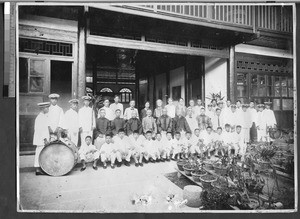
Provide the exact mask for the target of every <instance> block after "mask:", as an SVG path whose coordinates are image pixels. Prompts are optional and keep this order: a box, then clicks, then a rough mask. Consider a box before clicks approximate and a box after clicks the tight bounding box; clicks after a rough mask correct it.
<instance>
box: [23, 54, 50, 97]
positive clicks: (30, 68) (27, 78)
mask: <svg viewBox="0 0 300 219" xmlns="http://www.w3.org/2000/svg"><path fill="white" fill-rule="evenodd" d="M44 72H45V60H40V59H31V58H20V59H19V81H20V85H19V91H20V93H43V92H44V79H45V73H44Z"/></svg>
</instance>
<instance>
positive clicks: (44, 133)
mask: <svg viewBox="0 0 300 219" xmlns="http://www.w3.org/2000/svg"><path fill="white" fill-rule="evenodd" d="M38 106H39V108H40V111H41V112H40V113H39V114H38V116H37V117H36V119H35V122H34V135H33V145H36V149H35V157H34V167H35V168H36V171H35V174H36V175H43V172H42V170H41V168H40V164H39V156H40V153H41V151H42V150H43V148H44V146H45V145H46V144H48V141H49V138H50V134H49V129H48V128H49V115H48V112H49V106H50V102H44V103H38Z"/></svg>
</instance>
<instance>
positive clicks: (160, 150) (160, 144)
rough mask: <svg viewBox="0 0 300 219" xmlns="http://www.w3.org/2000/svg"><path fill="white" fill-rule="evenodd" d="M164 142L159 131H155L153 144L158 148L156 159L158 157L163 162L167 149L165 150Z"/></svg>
mask: <svg viewBox="0 0 300 219" xmlns="http://www.w3.org/2000/svg"><path fill="white" fill-rule="evenodd" d="M165 143H166V140H163V139H162V134H161V133H160V132H158V133H156V137H155V141H154V145H155V146H156V147H157V149H158V159H160V160H161V161H163V162H165V160H166V159H167V150H166V146H165ZM169 156H170V152H169Z"/></svg>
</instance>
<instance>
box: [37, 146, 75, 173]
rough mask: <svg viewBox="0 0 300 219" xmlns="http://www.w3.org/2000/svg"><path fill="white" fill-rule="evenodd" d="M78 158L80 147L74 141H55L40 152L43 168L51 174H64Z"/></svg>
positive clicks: (40, 161)
mask: <svg viewBox="0 0 300 219" xmlns="http://www.w3.org/2000/svg"><path fill="white" fill-rule="evenodd" d="M77 160H78V149H77V147H76V146H75V144H73V143H72V142H70V143H68V144H65V143H63V142H62V141H54V142H51V143H50V144H49V145H47V146H45V147H44V148H43V150H42V151H41V153H40V156H39V163H40V167H41V168H42V170H43V171H44V172H45V173H47V174H49V175H50V176H63V175H65V174H67V173H69V172H70V171H71V170H72V169H73V167H74V166H75V165H76V163H77Z"/></svg>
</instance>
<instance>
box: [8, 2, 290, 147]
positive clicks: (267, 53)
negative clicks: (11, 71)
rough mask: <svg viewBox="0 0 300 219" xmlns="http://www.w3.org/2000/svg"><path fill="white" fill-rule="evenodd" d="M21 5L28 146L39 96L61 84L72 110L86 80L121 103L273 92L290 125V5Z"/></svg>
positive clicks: (258, 96)
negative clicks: (119, 97) (73, 103)
mask: <svg viewBox="0 0 300 219" xmlns="http://www.w3.org/2000/svg"><path fill="white" fill-rule="evenodd" d="M12 7H15V5H14V4H12ZM17 12H18V27H16V28H17V30H18V31H16V32H13V29H12V33H15V34H18V35H17V38H18V44H17V45H18V54H17V58H18V62H19V65H18V71H19V87H18V89H19V90H18V92H19V114H20V135H21V136H20V141H21V147H22V145H23V148H26V146H28V147H30V145H31V144H32V133H33V122H34V118H35V116H36V115H37V113H38V108H37V107H36V103H38V102H40V101H43V100H45V99H47V96H48V94H49V93H52V92H57V93H60V94H61V96H62V98H61V100H60V105H61V106H62V107H63V108H64V110H66V109H67V108H68V103H67V100H69V99H70V98H79V97H81V96H82V95H84V94H85V92H86V89H90V90H91V91H92V92H93V93H94V94H102V95H103V96H107V97H109V98H112V97H113V95H114V94H119V95H120V96H121V101H122V102H123V103H124V104H125V105H126V104H128V102H129V101H130V100H131V99H135V100H136V101H137V104H138V106H139V108H140V109H141V108H142V107H143V105H144V103H145V101H150V103H151V104H152V106H153V105H154V104H155V100H156V99H158V98H160V99H163V100H164V101H165V100H166V99H167V98H168V97H172V98H173V99H174V100H175V101H177V100H178V99H179V98H180V97H183V98H184V99H185V101H186V104H187V102H188V100H189V99H196V98H201V99H202V100H203V101H208V100H207V97H208V96H209V95H210V94H211V93H218V92H221V94H222V96H224V97H225V99H231V100H232V101H236V100H241V101H242V102H249V101H250V100H255V101H256V102H257V103H263V102H264V101H272V102H273V109H274V111H275V115H276V118H277V121H278V125H279V126H280V127H282V128H293V125H294V123H293V118H294V117H293V107H294V105H293V93H294V85H293V55H292V54H293V10H292V6H291V5H285V6H282V5H222V4H220V5H218V4H214V5H212V4H192V3H190V4H179V3H177V4H171V3H166V4H163V3H159V4H148V5H142V4H141V5H139V4H129V3H128V4H125V3H124V4H85V5H76V6H44V5H40V6H30V5H20V6H19V7H18V10H17ZM12 60H13V59H12ZM11 77H13V76H11ZM10 81H11V83H10V85H9V92H10V94H12V93H13V92H14V89H15V87H14V83H13V82H14V80H13V79H11V80H10ZM21 150H22V149H21Z"/></svg>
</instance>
